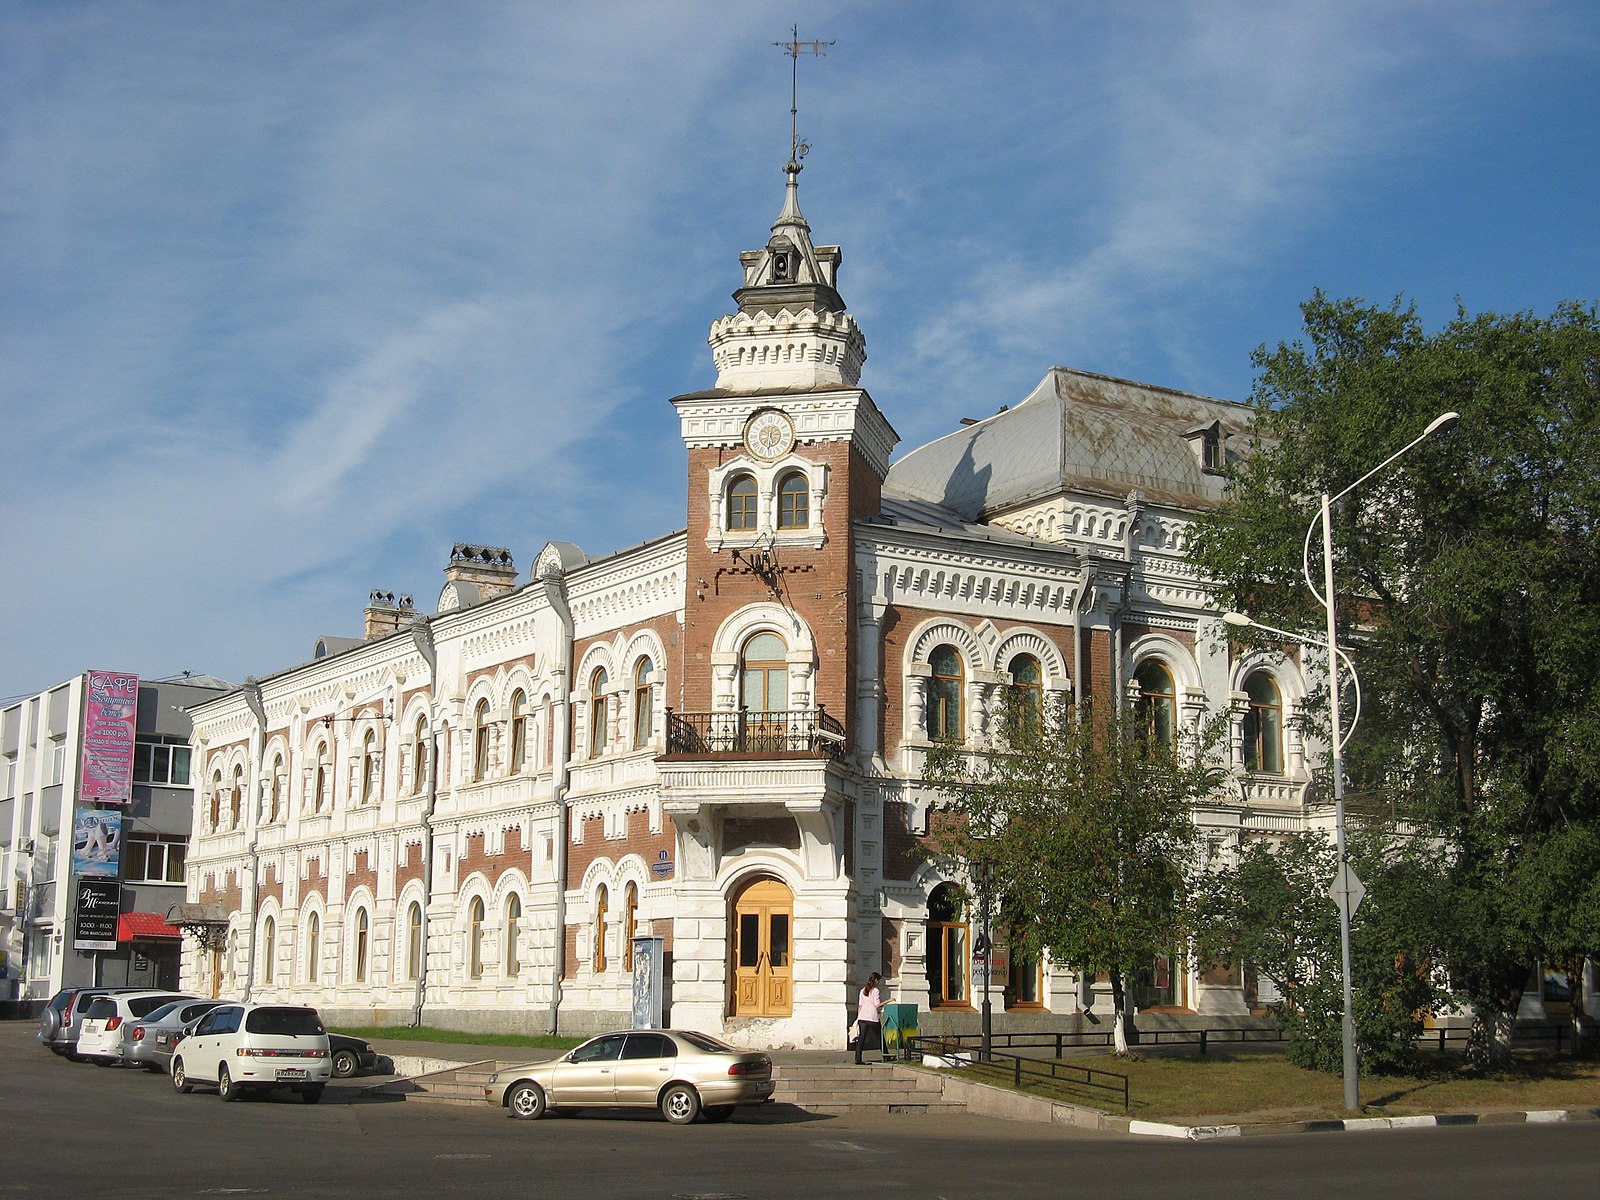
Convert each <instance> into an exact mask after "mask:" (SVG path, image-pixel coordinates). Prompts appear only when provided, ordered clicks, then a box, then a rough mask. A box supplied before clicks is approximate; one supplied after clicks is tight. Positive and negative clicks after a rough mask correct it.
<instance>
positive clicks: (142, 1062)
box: [122, 1000, 228, 1075]
mask: <svg viewBox="0 0 1600 1200" xmlns="http://www.w3.org/2000/svg"><path fill="white" fill-rule="evenodd" d="M226 1003H228V1002H227V1001H226V1000H178V1001H175V1002H174V1003H172V1004H168V1005H166V1006H165V1007H164V1008H158V1009H156V1010H155V1011H154V1012H153V1013H151V1014H150V1015H149V1016H147V1017H145V1018H144V1019H143V1020H141V1021H133V1022H130V1023H128V1024H125V1025H124V1026H123V1027H122V1061H123V1063H124V1064H126V1065H127V1066H131V1067H143V1068H144V1069H145V1070H146V1071H158V1072H160V1073H161V1074H163V1075H165V1074H166V1072H167V1066H168V1064H169V1063H170V1062H171V1061H172V1048H173V1047H174V1046H176V1045H177V1044H178V1039H179V1036H180V1035H181V1034H182V1032H183V1027H184V1026H185V1025H187V1024H189V1023H190V1022H191V1021H198V1020H199V1019H200V1018H201V1017H202V1016H204V1015H205V1014H206V1013H208V1012H210V1011H211V1010H212V1009H213V1008H216V1007H217V1005H219V1004H226Z"/></svg>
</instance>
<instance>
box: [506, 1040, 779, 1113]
mask: <svg viewBox="0 0 1600 1200" xmlns="http://www.w3.org/2000/svg"><path fill="white" fill-rule="evenodd" d="M483 1095H484V1099H486V1100H487V1101H488V1102H489V1103H490V1104H494V1105H497V1106H500V1107H504V1108H508V1109H510V1110H511V1115H512V1116H514V1117H520V1118H522V1119H523V1120H527V1121H531V1120H534V1119H536V1118H538V1117H542V1116H544V1114H545V1112H546V1111H547V1110H548V1109H552V1108H559V1109H568V1108H656V1109H660V1110H661V1115H662V1116H663V1117H665V1118H666V1119H667V1120H669V1121H671V1122H672V1123H673V1124H674V1125H687V1124H689V1123H690V1122H691V1121H693V1120H694V1119H695V1118H696V1117H699V1116H701V1115H702V1114H703V1115H704V1116H705V1118H706V1120H708V1121H726V1120H727V1119H728V1118H729V1117H731V1116H733V1110H734V1109H735V1108H737V1107H738V1106H739V1105H741V1104H765V1103H767V1102H768V1101H770V1100H771V1099H772V1059H770V1058H768V1057H767V1056H766V1055H765V1054H762V1053H760V1052H759V1051H754V1050H739V1049H736V1048H735V1047H733V1046H729V1045H728V1044H726V1043H725V1042H719V1041H718V1040H717V1039H716V1038H714V1037H710V1036H708V1035H707V1034H704V1033H696V1032H695V1031H694V1030H691V1029H628V1030H624V1031H622V1032H621V1033H604V1034H601V1035H600V1036H599V1037H597V1038H591V1039H590V1040H589V1041H587V1042H585V1043H583V1045H581V1046H578V1047H577V1048H575V1049H573V1050H570V1051H568V1052H567V1053H566V1054H563V1055H562V1056H561V1057H560V1058H556V1059H551V1060H550V1061H548V1062H537V1063H526V1064H524V1065H522V1066H516V1067H507V1068H504V1069H502V1070H500V1071H498V1072H496V1073H495V1074H493V1075H491V1076H490V1077H489V1082H488V1083H487V1084H486V1085H485V1086H484V1089H483Z"/></svg>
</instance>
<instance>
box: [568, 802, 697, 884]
mask: <svg viewBox="0 0 1600 1200" xmlns="http://www.w3.org/2000/svg"><path fill="white" fill-rule="evenodd" d="M604 829H605V825H604V824H603V823H602V821H601V819H600V818H599V817H589V818H587V819H585V820H584V822H583V841H582V842H581V843H579V842H574V843H573V844H572V845H570V846H568V847H567V881H566V886H567V887H569V888H575V887H580V886H582V884H583V876H584V872H586V871H587V870H588V869H589V867H590V865H591V864H593V862H594V860H595V859H597V858H607V859H610V860H611V861H612V862H616V861H617V860H618V859H620V858H622V857H623V856H624V855H627V854H637V855H638V856H639V857H640V858H642V859H644V861H645V864H646V865H647V866H648V865H649V864H650V863H653V862H655V861H656V855H657V854H658V853H660V852H661V851H662V850H665V851H666V852H667V857H669V858H670V857H671V856H672V849H673V845H674V843H673V838H672V825H671V823H670V822H668V821H666V820H663V821H662V823H661V832H660V833H651V832H650V815H649V814H648V813H646V812H630V813H629V814H628V824H627V835H626V836H625V837H621V838H616V839H613V840H609V841H608V840H607V839H606V838H605V836H604V833H603V830H604ZM671 878H672V876H670V875H668V876H665V877H663V876H659V875H655V874H652V875H651V876H650V882H653V883H659V882H663V880H664V879H671Z"/></svg>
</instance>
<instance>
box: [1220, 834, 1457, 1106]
mask: <svg viewBox="0 0 1600 1200" xmlns="http://www.w3.org/2000/svg"><path fill="white" fill-rule="evenodd" d="M1350 851H1351V860H1352V863H1353V864H1354V866H1355V868H1356V871H1357V874H1359V875H1360V876H1361V878H1362V880H1363V881H1364V882H1365V883H1366V885H1367V892H1366V897H1365V899H1363V901H1362V902H1361V905H1360V907H1359V908H1358V909H1357V910H1356V914H1355V916H1354V918H1353V919H1352V922H1351V992H1352V1000H1353V1003H1352V1007H1353V1010H1354V1013H1355V1026H1356V1045H1357V1050H1358V1053H1359V1057H1360V1062H1361V1069H1362V1070H1363V1071H1365V1072H1369V1073H1374V1074H1390V1073H1403V1072H1408V1071H1412V1070H1414V1069H1415V1068H1416V1067H1417V1059H1418V1050H1417V1035H1418V1034H1419V1033H1420V1032H1421V1031H1422V1028H1423V1024H1424V1021H1425V1018H1426V1016H1427V1015H1428V1014H1429V1013H1430V1012H1433V1011H1437V1008H1438V1006H1439V1005H1440V1004H1441V1003H1442V1001H1443V1000H1444V998H1445V996H1444V989H1443V987H1442V982H1441V980H1440V978H1439V974H1438V972H1437V971H1435V970H1434V969H1433V968H1434V960H1433V948H1434V945H1435V934H1436V930H1437V928H1438V922H1439V917H1440V911H1439V904H1440V902H1441V899H1442V897H1441V895H1440V888H1439V886H1438V878H1439V877H1438V872H1437V869H1436V863H1435V862H1434V861H1432V860H1431V859H1430V857H1429V856H1428V855H1427V852H1426V851H1425V850H1424V849H1422V848H1419V847H1418V846H1416V845H1415V843H1414V842H1413V841H1412V840H1411V839H1403V840H1397V839H1392V838H1388V837H1385V836H1382V835H1377V834H1368V835H1366V836H1356V837H1354V838H1352V839H1351V845H1350ZM1337 866H1338V856H1337V853H1336V851H1335V848H1334V845H1333V842H1332V841H1331V839H1329V838H1328V837H1327V836H1326V835H1324V834H1322V833H1319V832H1311V833H1305V834H1299V835H1295V836H1292V837H1288V838H1286V839H1284V840H1283V841H1282V842H1280V843H1273V842H1268V841H1256V842H1252V843H1250V844H1249V845H1247V846H1246V847H1245V849H1244V850H1243V852H1242V853H1241V854H1240V856H1239V859H1238V861H1237V862H1235V863H1230V864H1226V865H1217V866H1215V867H1214V868H1213V869H1211V870H1208V871H1207V872H1205V873H1204V874H1202V875H1201V876H1200V877H1199V878H1198V879H1197V880H1196V882H1195V886H1194V930H1195V941H1196V952H1197V954H1198V955H1199V956H1200V959H1201V961H1202V962H1226V961H1235V962H1240V961H1242V962H1249V963H1251V964H1253V965H1254V966H1255V968H1256V970H1257V972H1258V973H1259V974H1260V975H1261V976H1262V977H1264V978H1266V979H1269V980H1271V981H1272V983H1273V984H1274V985H1275V986H1276V988H1277V992H1278V994H1279V996H1280V997H1281V1000H1280V1002H1279V1003H1278V1005H1277V1008H1276V1011H1277V1015H1278V1019H1279V1022H1280V1023H1281V1024H1282V1026H1283V1028H1284V1030H1285V1032H1286V1033H1287V1034H1288V1038H1289V1042H1288V1047H1287V1056H1288V1058H1289V1061H1291V1062H1293V1063H1295V1064H1297V1065H1299V1066H1303V1067H1310V1068H1313V1069H1315V1070H1323V1071H1339V1070H1341V1069H1342V1067H1343V1065H1344V1064H1343V1029H1342V1025H1343V1011H1344V995H1343V982H1342V972H1341V961H1340V960H1341V951H1340V945H1339V917H1338V911H1337V909H1335V907H1334V906H1333V904H1332V903H1331V901H1330V899H1329V895H1328V883H1329V880H1330V879H1332V877H1333V874H1334V871H1335V869H1336V867H1337Z"/></svg>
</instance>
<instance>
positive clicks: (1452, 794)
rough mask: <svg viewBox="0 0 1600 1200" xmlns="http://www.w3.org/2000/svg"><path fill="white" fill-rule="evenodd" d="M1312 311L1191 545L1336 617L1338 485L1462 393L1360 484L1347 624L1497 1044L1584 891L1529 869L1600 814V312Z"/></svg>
mask: <svg viewBox="0 0 1600 1200" xmlns="http://www.w3.org/2000/svg"><path fill="white" fill-rule="evenodd" d="M1302 311H1303V314H1304V319H1305V340H1304V341H1303V342H1300V341H1297V342H1295V343H1293V344H1280V345H1279V346H1278V347H1276V348H1275V349H1272V350H1268V349H1267V348H1266V347H1261V348H1259V349H1258V350H1257V351H1256V352H1255V355H1254V363H1255V366H1256V369H1257V379H1256V383H1255V387H1254V389H1253V393H1252V401H1253V404H1254V405H1255V408H1256V423H1255V428H1254V433H1253V436H1252V441H1251V445H1250V449H1249V453H1248V454H1247V455H1245V456H1243V457H1242V458H1241V459H1240V461H1239V462H1238V463H1237V464H1236V465H1235V466H1234V467H1233V468H1232V469H1231V470H1230V489H1229V493H1228V497H1227V500H1226V502H1225V503H1224V504H1223V505H1222V506H1220V508H1218V509H1217V510H1215V511H1214V512H1213V513H1211V514H1208V515H1207V516H1206V517H1205V518H1203V519H1202V520H1201V521H1200V522H1199V524H1198V526H1197V528H1196V529H1195V531H1194V536H1193V539H1192V550H1193V553H1194V556H1195V559H1196V561H1197V563H1198V565H1199V566H1200V567H1201V568H1202V570H1203V571H1205V572H1206V573H1208V574H1209V575H1210V576H1211V577H1212V579H1213V580H1215V581H1216V584H1217V587H1218V591H1219V593H1220V599H1221V601H1222V603H1223V604H1224V605H1225V606H1227V607H1231V608H1238V609H1242V610H1244V611H1246V612H1249V613H1251V614H1252V615H1254V616H1257V617H1258V618H1261V619H1264V620H1266V621H1269V622H1271V623H1273V624H1276V625H1281V626H1285V627H1288V628H1305V629H1309V630H1317V629H1320V628H1321V625H1322V610H1321V608H1320V606H1319V605H1318V604H1317V602H1316V601H1315V600H1314V599H1313V598H1312V597H1311V596H1310V594H1309V592H1308V590H1307V589H1306V587H1305V586H1304V584H1303V581H1302V578H1301V563H1302V554H1303V550H1304V545H1305V542H1304V539H1305V537H1306V530H1307V528H1308V525H1309V523H1310V522H1311V521H1312V520H1313V519H1314V516H1315V503H1316V493H1318V492H1326V493H1328V494H1330V495H1331V494H1335V493H1337V492H1339V491H1340V490H1341V489H1343V488H1344V487H1345V486H1346V485H1347V484H1349V483H1350V482H1352V481H1354V480H1356V479H1358V478H1360V477H1361V475H1362V474H1364V473H1365V472H1366V471H1367V470H1368V469H1370V468H1371V467H1373V466H1375V465H1376V464H1378V463H1380V462H1382V461H1383V460H1384V459H1385V458H1386V457H1387V456H1388V455H1390V454H1391V453H1393V452H1394V451H1395V450H1396V449H1398V448H1399V447H1400V446H1402V445H1404V444H1405V443H1406V442H1408V441H1409V440H1411V439H1412V438H1413V437H1415V436H1416V435H1417V434H1418V433H1419V432H1420V431H1421V430H1422V429H1423V428H1424V427H1425V426H1426V425H1427V424H1428V422H1429V421H1430V420H1432V419H1433V418H1434V417H1436V416H1437V415H1439V414H1441V413H1443V412H1446V411H1451V410H1453V411H1456V412H1459V413H1460V414H1461V421H1460V423H1459V424H1458V425H1457V426H1456V427H1455V428H1454V429H1453V430H1451V431H1450V432H1448V433H1447V434H1445V435H1443V436H1442V437H1440V438H1435V439H1431V440H1430V441H1429V442H1427V443H1424V444H1422V445H1420V446H1419V447H1417V449H1416V450H1415V451H1414V452H1412V453H1411V454H1410V455H1408V456H1407V458H1406V459H1405V460H1404V461H1403V462H1402V463H1400V464H1398V465H1397V466H1395V467H1394V468H1391V469H1389V470H1387V471H1385V472H1382V473H1380V474H1378V475H1377V476H1375V477H1374V478H1373V479H1372V480H1370V481H1369V482H1368V483H1366V484H1364V485H1363V486H1362V487H1361V489H1360V490H1359V491H1357V492H1356V493H1354V494H1353V495H1352V496H1351V497H1350V498H1349V500H1348V502H1347V503H1346V504H1345V505H1344V506H1343V507H1342V508H1341V509H1340V510H1339V511H1338V512H1337V513H1336V515H1335V518H1334V525H1335V538H1334V544H1335V549H1336V580H1337V591H1338V593H1339V603H1338V607H1339V620H1340V626H1341V628H1342V629H1344V630H1346V631H1351V630H1355V629H1357V628H1358V627H1359V629H1360V631H1361V632H1360V636H1359V637H1358V638H1354V639H1352V641H1353V643H1354V650H1355V652H1356V653H1357V655H1358V661H1359V666H1360V675H1361V680H1362V690H1363V700H1364V709H1363V713H1362V717H1361V724H1360V727H1359V729H1358V731H1357V733H1356V736H1355V738H1354V739H1353V741H1352V744H1351V746H1350V748H1349V751H1348V754H1347V758H1346V768H1347V773H1348V776H1349V779H1350V786H1351V790H1352V791H1356V792H1361V791H1369V792H1376V793H1380V794H1382V795H1383V796H1384V797H1386V798H1387V799H1389V800H1390V801H1392V802H1393V803H1395V804H1396V805H1397V807H1398V811H1399V813H1400V814H1401V816H1402V817H1403V818H1404V819H1406V820H1408V821H1411V822H1414V823H1415V824H1417V825H1418V826H1419V827H1421V828H1423V829H1426V830H1429V831H1432V832H1434V833H1436V834H1437V835H1438V836H1439V838H1440V839H1441V842H1442V844H1444V845H1445V846H1447V847H1448V848H1449V851H1450V857H1449V860H1448V863H1447V868H1446V871H1445V875H1444V883H1445V885H1446V886H1447V887H1448V888H1449V891H1450V899H1449V905H1448V907H1449V909H1450V911H1451V912H1452V915H1453V919H1452V921H1451V922H1449V923H1448V924H1447V926H1446V928H1445V929H1444V930H1443V931H1442V934H1441V936H1442V939H1443V941H1442V949H1443V951H1444V956H1445V959H1446V961H1447V964H1448V968H1449V972H1450V977H1451V980H1452V982H1453V983H1454V984H1455V985H1456V986H1457V987H1459V988H1460V989H1461V991H1462V992H1463V993H1464V995H1465V997H1466V999H1467V1001H1468V1002H1469V1003H1470V1005H1471V1007H1472V1010H1473V1013H1474V1017H1475V1032H1476V1034H1477V1037H1476V1038H1475V1041H1474V1054H1475V1055H1476V1056H1477V1058H1478V1059H1479V1060H1480V1061H1482V1062H1487V1061H1489V1059H1490V1058H1491V1057H1496V1056H1498V1054H1499V1053H1501V1052H1503V1051H1504V1049H1505V1048H1506V1047H1507V1046H1508V1039H1507V1037H1506V1035H1507V1033H1508V1031H1509V1028H1510V1022H1511V1020H1512V1018H1513V1016H1514V1014H1515V1011H1516V1007H1517V1003H1518V1001H1519V999H1520V996H1521V992H1522V988H1523V984H1524V981H1525V980H1526V978H1527V973H1528V970H1529V967H1530V966H1531V965H1532V964H1533V963H1534V962H1535V961H1536V960H1538V959H1541V958H1545V957H1549V956H1551V955H1552V953H1560V954H1561V955H1562V956H1563V957H1565V956H1566V952H1568V951H1570V945H1568V943H1569V942H1570V937H1567V936H1566V935H1564V934H1561V933H1560V931H1561V930H1563V929H1565V930H1567V931H1568V932H1569V933H1570V932H1571V930H1572V927H1573V922H1572V921H1571V920H1570V919H1568V918H1569V916H1570V915H1571V914H1570V912H1569V911H1568V910H1571V909H1572V908H1573V906H1575V905H1578V904H1581V903H1582V902H1583V901H1582V898H1581V897H1580V896H1579V895H1578V894H1575V893H1574V892H1573V891H1571V890H1568V891H1567V892H1566V893H1565V894H1562V895H1555V894H1552V893H1551V890H1550V889H1548V888H1534V887H1532V886H1531V883H1532V879H1533V876H1534V875H1535V874H1536V872H1530V871H1529V870H1527V869H1525V868H1524V866H1523V864H1525V863H1530V862H1537V861H1540V860H1541V859H1542V858H1543V857H1544V856H1545V854H1546V851H1545V849H1544V848H1545V847H1546V845H1547V844H1548V843H1550V841H1551V839H1560V838H1565V837H1566V836H1568V833H1567V831H1569V830H1572V829H1593V828H1594V827H1595V823H1596V821H1597V820H1600V316H1597V312H1596V309H1595V307H1594V306H1593V305H1588V306H1585V305H1580V304H1576V303H1568V304H1563V305H1562V306H1560V307H1559V308H1558V309H1557V311H1556V312H1555V313H1554V314H1553V315H1551V316H1549V317H1539V316H1535V315H1531V314H1516V315H1511V316H1499V315H1495V314H1483V315H1478V316H1473V315H1469V314H1467V313H1466V312H1465V311H1459V310H1458V312H1457V314H1456V316H1455V318H1454V319H1453V320H1452V321H1451V322H1450V323H1449V324H1448V325H1446V326H1445V327H1444V328H1443V329H1441V330H1440V331H1438V332H1437V333H1434V334H1429V333H1427V332H1425V331H1424V329H1423V327H1422V323H1421V321H1420V320H1419V318H1418V317H1417V315H1416V312H1415V310H1414V309H1413V308H1412V307H1410V306H1406V305H1402V304H1401V303H1400V302H1399V301H1396V302H1395V303H1394V304H1393V305H1391V306H1390V307H1388V308H1380V307H1373V306H1369V305H1367V304H1365V303H1363V302H1361V301H1357V300H1331V299H1329V298H1328V297H1326V296H1324V295H1323V294H1321V293H1320V292H1319V293H1317V294H1316V295H1314V296H1313V297H1312V298H1311V299H1310V300H1309V301H1307V302H1306V303H1305V304H1304V305H1303V306H1302ZM1310 707H1311V709H1312V710H1313V711H1320V706H1319V705H1318V703H1317V700H1316V698H1315V697H1314V698H1313V700H1312V703H1311V706H1310ZM1578 924H1579V925H1580V926H1581V925H1582V922H1581V921H1580V922H1579V923H1578Z"/></svg>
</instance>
